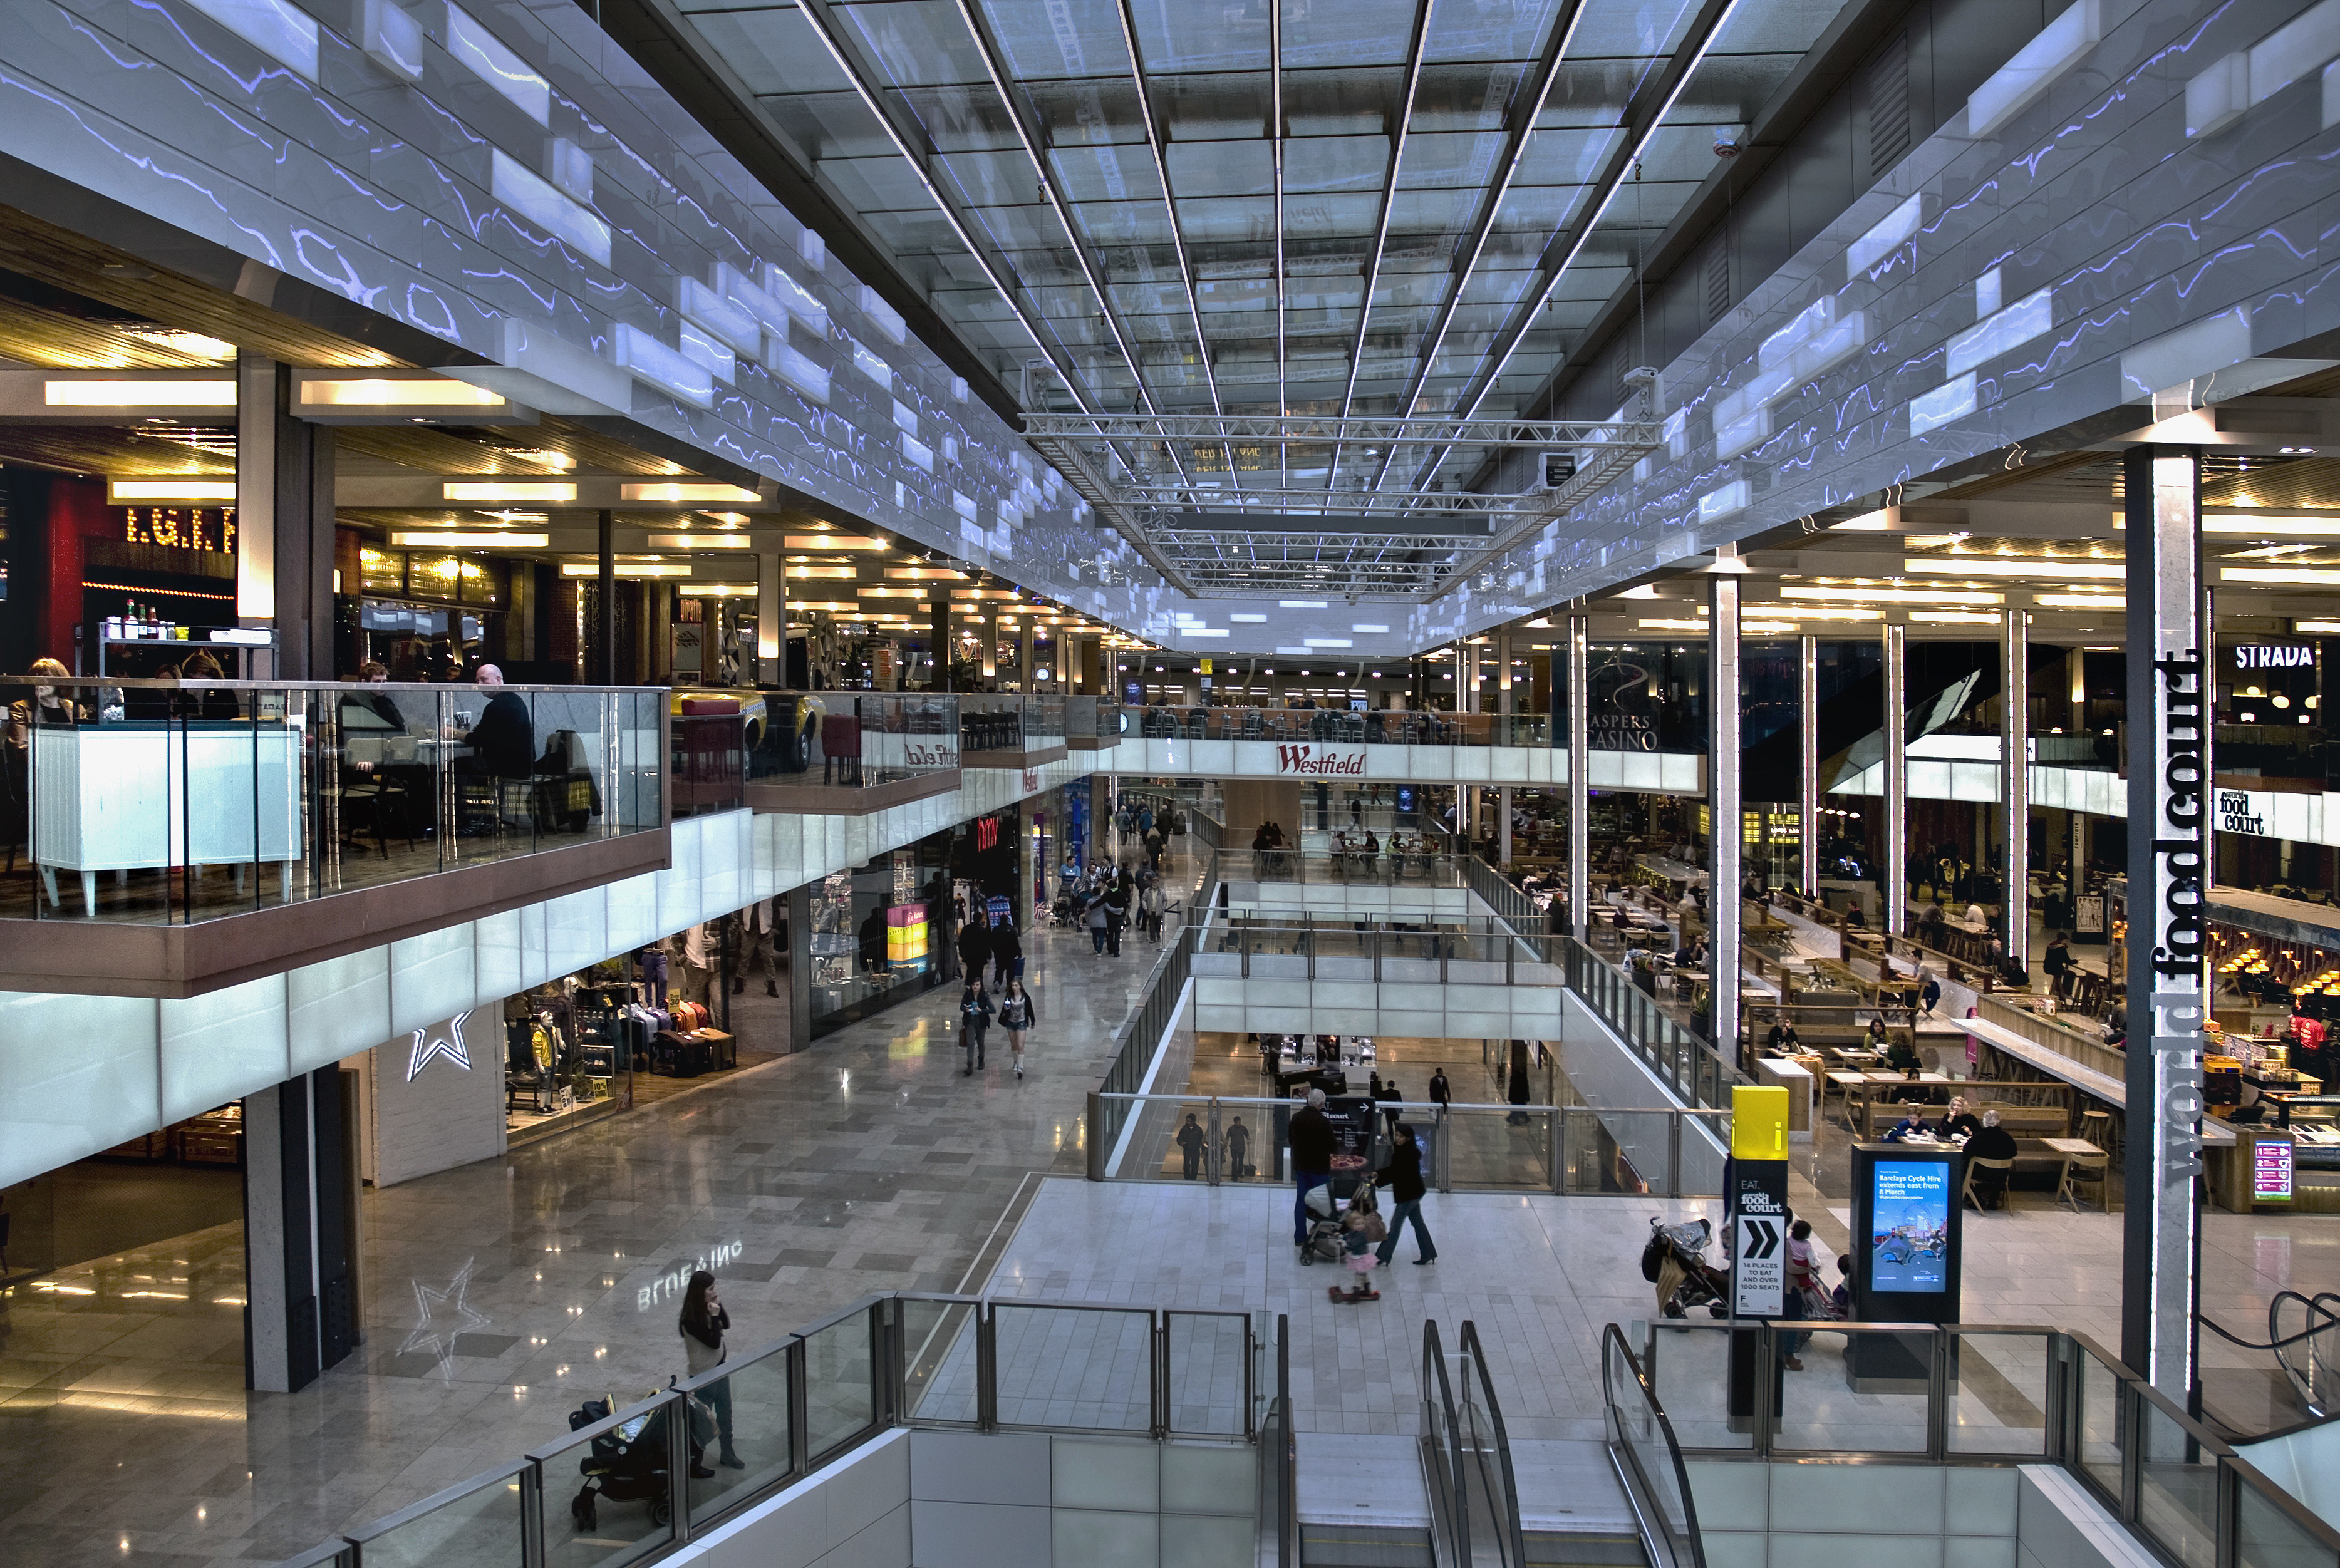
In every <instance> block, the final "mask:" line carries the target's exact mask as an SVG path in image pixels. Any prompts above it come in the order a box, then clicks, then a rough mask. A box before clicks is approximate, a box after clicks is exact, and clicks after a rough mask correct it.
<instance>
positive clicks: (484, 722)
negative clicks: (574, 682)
mask: <svg viewBox="0 0 2340 1568" xmlns="http://www.w3.org/2000/svg"><path fill="white" fill-rule="evenodd" d="M472 679H474V680H476V681H477V682H478V683H479V685H480V689H481V691H490V692H494V693H495V695H493V696H491V697H490V698H489V699H488V705H487V709H486V711H485V712H483V713H481V715H480V722H479V723H478V724H476V725H472V726H471V732H470V733H469V734H467V735H464V736H463V744H464V745H467V746H469V747H471V755H470V756H468V757H461V758H458V759H457V760H456V764H455V770H456V771H457V772H458V773H482V774H494V775H495V776H496V777H498V778H508V779H524V778H526V777H528V776H529V775H530V774H532V773H534V772H535V771H536V725H535V724H534V722H533V721H532V720H530V717H529V712H528V704H526V703H525V702H523V701H521V696H520V694H519V693H517V692H508V691H505V690H503V689H502V687H503V684H504V672H503V671H501V670H500V669H498V668H497V667H496V666H493V665H481V666H480V673H479V674H478V675H476V676H473V677H472ZM466 763H469V764H472V765H471V766H470V767H466V766H464V765H463V764H466Z"/></svg>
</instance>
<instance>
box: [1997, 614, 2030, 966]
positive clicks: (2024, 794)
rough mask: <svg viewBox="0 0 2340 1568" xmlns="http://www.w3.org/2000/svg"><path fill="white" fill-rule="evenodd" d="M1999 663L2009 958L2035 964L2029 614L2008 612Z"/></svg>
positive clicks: (2003, 898)
mask: <svg viewBox="0 0 2340 1568" xmlns="http://www.w3.org/2000/svg"><path fill="white" fill-rule="evenodd" d="M2001 636H2002V637H2003V639H2004V641H2005V643H2006V646H2005V647H2004V648H2002V649H2001V650H2000V654H2001V659H2000V664H1999V683H1998V684H1999V695H1998V703H1999V726H1998V752H1999V764H2000V769H1999V799H2000V800H2001V801H2002V802H2004V803H2005V804H2006V806H2007V814H2006V815H2007V823H2006V833H2007V850H2006V857H2005V880H2006V883H2007V885H2006V887H2005V888H2004V889H2003V890H2002V892H2001V894H2000V898H2001V903H2002V907H2003V908H2004V909H2005V910H2006V914H2005V916H2004V920H2003V923H2004V924H2005V925H2006V927H2007V956H2008V962H2012V963H2016V964H2019V965H2021V966H2022V967H2023V968H2024V969H2026V970H2028V969H2029V968H2030V967H2031V612H2030V611H2029V610H2009V611H2008V612H2007V620H2006V626H2005V629H2004V631H2003V632H2002V634H2001Z"/></svg>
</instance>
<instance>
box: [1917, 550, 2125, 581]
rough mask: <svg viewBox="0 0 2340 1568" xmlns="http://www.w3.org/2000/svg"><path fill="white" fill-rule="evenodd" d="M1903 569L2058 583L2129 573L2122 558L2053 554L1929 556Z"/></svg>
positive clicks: (2119, 577)
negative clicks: (2085, 558) (2071, 558)
mask: <svg viewBox="0 0 2340 1568" xmlns="http://www.w3.org/2000/svg"><path fill="white" fill-rule="evenodd" d="M1901 569H1902V570H1903V571H1905V572H1908V573H1909V575H1910V576H1912V577H2045V578H2052V579H2054V580H2056V581H2058V582H2071V581H2087V580H2091V579H2095V580H2102V581H2106V582H2116V583H2117V582H2120V581H2122V580H2124V579H2125V578H2126V577H2127V576H2128V567H2127V565H2126V564H2125V563H2123V562H2120V561H2068V560H2058V559H2056V558H2055V557H2048V556H2038V557H2014V558H2010V557H2005V556H1943V557H1929V558H1927V559H1922V560H1920V559H1915V558H1913V559H1909V560H1905V561H1903V562H1902V563H1901Z"/></svg>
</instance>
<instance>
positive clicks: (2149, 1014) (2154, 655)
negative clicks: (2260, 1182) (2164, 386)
mask: <svg viewBox="0 0 2340 1568" xmlns="http://www.w3.org/2000/svg"><path fill="white" fill-rule="evenodd" d="M2124 467H2125V469H2126V476H2125V477H2126V479H2127V512H2128V519H2127V520H2128V530H2127V533H2128V539H2127V556H2128V583H2127V587H2128V709H2127V712H2128V719H2127V725H2126V728H2127V748H2128V757H2127V763H2128V868H2129V875H2128V911H2129V922H2128V1013H2129V1017H2130V1019H2131V1020H2132V1021H2133V1022H2132V1023H2131V1025H2130V1028H2131V1030H2132V1031H2133V1032H2132V1033H2131V1035H2130V1039H2131V1040H2132V1041H2133V1042H2134V1041H2135V1040H2137V1038H2138V1036H2139V1035H2142V1036H2143V1037H2144V1039H2145V1040H2147V1042H2148V1043H2149V1046H2150V1049H2148V1050H2136V1049H2134V1046H2132V1049H2131V1050H2129V1052H2128V1062H2127V1068H2128V1071H2127V1089H2128V1129H2127V1138H2126V1142H2127V1159H2126V1170H2125V1172H2124V1175H2125V1178H2126V1183H2125V1184H2126V1188H2127V1193H2126V1196H2127V1204H2128V1212H2127V1218H2126V1237H2125V1240H2126V1245H2125V1246H2124V1247H2123V1251H2122V1260H2121V1359H2122V1360H2123V1361H2125V1362H2127V1364H2128V1366H2130V1368H2131V1369H2132V1370H2134V1371H2136V1372H2137V1374H2138V1376H2142V1377H2144V1378H2145V1379H2146V1380H2147V1382H2149V1383H2151V1384H2152V1385H2153V1386H2155V1387H2156V1388H2158V1389H2159V1390H2160V1391H2161V1392H2162V1393H2163V1394H2165V1395H2167V1396H2168V1397H2169V1398H2171V1399H2172V1400H2175V1401H2176V1402H2177V1403H2179V1404H2180V1405H2184V1406H2185V1407H2186V1408H2187V1409H2189V1410H2191V1409H2196V1408H2198V1406H2197V1405H2196V1403H2195V1400H2196V1388H2195V1365H2196V1361H2195V1348H2196V1336H2197V1334H2198V1332H2199V1331H2198V1330H2197V1329H2196V1326H2195V1310H2196V1305H2197V1303H2198V1300H2199V1296H2200V1287H2199V1279H2198V1276H2197V1272H2196V1271H2197V1267H2198V1253H2199V1247H2198V1237H2197V1231H2198V1228H2199V1227H2200V1223H2201V1217H2200V1210H2199V1208H2198V1199H2197V1198H2196V1188H2197V1185H2198V1178H2199V1177H2200V1174H2201V1170H2202V1122H2201V1117H2202V1067H2201V1056H2200V1052H2201V1050H2202V1025H2203V1021H2204V1020H2205V1019H2206V1017H2207V1016H2208V1002H2209V989H2208V984H2207V975H2206V959H2205V951H2206V950H2205V930H2204V921H2203V892H2202V888H2203V873H2204V867H2205V864H2206V861H2207V859H2208V855H2207V853H2206V852H2207V850H2208V847H2209V836H2208V833H2207V831H2206V821H2207V816H2206V806H2207V797H2208V788H2209V782H2210V781H2209V779H2208V777H2207V775H2206V773H2205V771H2204V765H2205V757H2204V748H2205V743H2206V741H2207V740H2208V739H2209V713H2208V705H2209V693H2210V679H2209V668H2208V662H2207V658H2206V654H2207V651H2208V650H2207V647H2206V642H2205V639H2204V637H2203V636H2202V626H2201V616H2202V587H2201V583H2202V535H2201V502H2202V480H2201V454H2200V453H2199V452H2198V451H2196V449H2192V448H2186V447H2159V446H2139V447H2132V448H2130V449H2128V452H2127V457H2126V459H2125V461H2124ZM2073 886H2074V891H2075V892H2077V891H2078V889H2079V886H2080V884H2079V883H2077V881H2076V882H2075V883H2074V884H2073ZM2155 1457H2157V1458H2159V1457H2161V1455H2155Z"/></svg>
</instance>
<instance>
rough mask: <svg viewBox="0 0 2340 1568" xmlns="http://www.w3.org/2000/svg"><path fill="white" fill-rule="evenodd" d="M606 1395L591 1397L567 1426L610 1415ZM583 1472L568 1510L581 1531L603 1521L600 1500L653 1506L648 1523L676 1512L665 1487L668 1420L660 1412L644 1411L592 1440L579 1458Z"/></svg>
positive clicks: (573, 1428)
mask: <svg viewBox="0 0 2340 1568" xmlns="http://www.w3.org/2000/svg"><path fill="white" fill-rule="evenodd" d="M609 1415H610V1400H608V1399H607V1398H601V1399H589V1400H587V1401H586V1402H585V1404H584V1405H583V1406H582V1407H580V1409H578V1410H577V1411H575V1412H574V1413H572V1414H571V1415H570V1417H569V1430H570V1431H571V1432H575V1431H577V1430H579V1429H580V1428H582V1427H586V1426H590V1425H593V1423H595V1422H596V1421H601V1420H605V1419H607V1418H608V1416H609ZM577 1469H578V1473H579V1474H581V1475H583V1476H584V1477H585V1484H584V1485H582V1486H580V1487H579V1488H578V1490H577V1495H576V1496H575V1497H573V1498H571V1499H570V1503H569V1515H570V1518H571V1519H572V1520H574V1521H575V1523H576V1525H577V1528H578V1529H579V1530H580V1531H587V1530H592V1529H595V1528H597V1527H598V1526H599V1524H600V1509H599V1507H598V1506H597V1504H598V1502H599V1500H600V1499H602V1498H607V1499H609V1500H610V1502H612V1503H641V1502H647V1503H649V1505H650V1523H651V1524H665V1523H666V1522H667V1519H668V1516H669V1514H671V1513H672V1504H670V1502H669V1492H668V1490H667V1487H668V1478H667V1457H666V1425H665V1423H663V1422H662V1421H660V1420H659V1417H658V1413H657V1412H656V1411H646V1412H644V1413H643V1414H642V1415H638V1416H636V1417H634V1419H632V1420H631V1421H628V1422H626V1423H624V1424H623V1425H620V1426H618V1427H616V1428H615V1429H613V1430H611V1431H609V1432H604V1433H603V1434H601V1435H600V1436H599V1437H596V1438H595V1439H593V1442H592V1445H591V1448H590V1451H589V1452H588V1453H587V1454H586V1455H585V1456H584V1457H583V1458H581V1459H580V1460H579V1461H578V1462H577Z"/></svg>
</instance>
